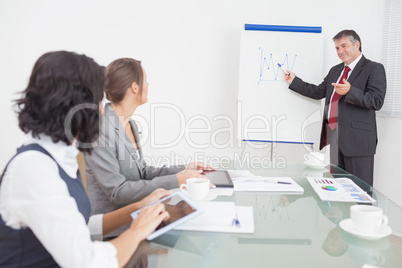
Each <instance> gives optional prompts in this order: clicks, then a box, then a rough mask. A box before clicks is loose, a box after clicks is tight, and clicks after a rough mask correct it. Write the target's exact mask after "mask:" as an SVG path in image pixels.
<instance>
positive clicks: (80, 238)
mask: <svg viewBox="0 0 402 268" xmlns="http://www.w3.org/2000/svg"><path fill="white" fill-rule="evenodd" d="M31 143H37V144H39V145H40V146H42V147H43V148H45V149H46V150H47V151H48V152H49V153H50V154H51V155H52V156H53V157H54V159H55V160H56V161H57V162H58V163H59V165H60V166H61V167H62V168H63V170H64V171H65V172H66V173H67V174H68V175H69V176H70V177H72V178H76V177H77V176H76V175H77V169H78V164H77V160H76V156H77V154H78V149H77V148H76V147H75V146H67V145H66V144H65V143H63V142H58V143H54V142H53V141H52V140H51V138H50V137H48V136H44V135H41V136H40V139H36V138H33V137H32V136H30V138H29V139H28V141H27V143H26V144H31ZM0 214H1V215H2V217H3V220H4V221H5V222H6V224H7V226H9V227H11V228H14V229H20V228H21V227H25V226H28V227H29V228H31V230H32V231H33V232H34V233H35V235H36V237H37V238H38V239H39V241H40V242H41V243H42V244H43V246H44V247H45V248H46V249H47V250H48V251H49V253H50V254H51V255H52V256H53V258H54V259H55V261H56V262H57V263H58V264H59V265H60V266H62V267H97V268H98V267H118V262H117V258H116V254H117V250H116V248H115V247H114V246H113V244H111V243H108V242H100V241H91V239H90V236H91V234H90V229H89V228H91V232H92V235H97V236H99V235H101V233H102V218H103V215H95V216H93V217H91V219H90V222H89V224H88V226H87V225H86V223H85V219H84V216H83V215H82V214H81V213H80V212H79V211H78V207H77V204H76V201H75V199H74V198H73V197H71V196H70V194H69V192H68V188H67V185H66V184H65V182H64V181H63V179H61V177H60V175H59V170H58V167H57V164H56V163H55V162H54V161H53V160H52V159H51V158H50V157H49V156H47V155H45V154H43V153H41V152H38V151H27V152H23V153H21V154H19V155H18V156H16V157H15V158H14V159H13V161H11V163H10V164H9V166H8V168H7V171H6V173H5V175H4V177H3V182H2V184H1V187H0ZM88 227H89V228H88Z"/></svg>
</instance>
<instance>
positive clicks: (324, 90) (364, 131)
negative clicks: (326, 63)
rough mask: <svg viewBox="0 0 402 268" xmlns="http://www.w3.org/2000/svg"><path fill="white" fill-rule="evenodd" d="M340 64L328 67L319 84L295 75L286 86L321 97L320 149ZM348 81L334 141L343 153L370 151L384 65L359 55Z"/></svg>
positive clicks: (381, 99)
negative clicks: (336, 138) (348, 87)
mask: <svg viewBox="0 0 402 268" xmlns="http://www.w3.org/2000/svg"><path fill="white" fill-rule="evenodd" d="M343 68H344V63H341V64H338V65H336V66H334V67H332V68H331V70H330V71H329V73H328V75H327V76H326V77H325V78H324V81H323V82H322V83H321V84H320V85H318V86H317V85H313V84H309V83H306V82H304V81H302V80H301V79H300V78H298V77H295V79H294V80H293V82H292V84H290V85H289V88H290V89H292V90H294V91H296V92H298V93H300V94H302V95H304V96H307V97H310V98H313V99H317V100H318V99H322V98H325V108H324V118H323V124H322V129H321V142H320V149H322V148H323V147H324V146H326V145H327V144H328V143H329V131H330V129H329V127H328V107H329V103H330V99H331V95H332V92H333V89H334V87H333V86H332V85H331V83H336V82H337V79H338V78H339V77H340V75H341V72H342V70H343ZM348 82H349V83H350V84H351V88H350V91H349V92H348V94H347V95H345V96H341V98H340V99H339V103H338V126H337V131H338V143H339V149H340V150H341V152H342V153H343V154H344V155H345V156H368V155H374V154H375V151H376V146H377V126H376V114H375V111H376V110H379V109H380V108H381V107H382V105H383V103H384V98H385V92H386V78H385V69H384V66H383V65H382V64H380V63H376V62H373V61H370V60H368V59H366V58H365V57H364V56H362V57H361V59H360V61H359V62H358V63H357V65H356V67H355V68H354V69H353V71H352V73H351V74H350V76H349V79H348Z"/></svg>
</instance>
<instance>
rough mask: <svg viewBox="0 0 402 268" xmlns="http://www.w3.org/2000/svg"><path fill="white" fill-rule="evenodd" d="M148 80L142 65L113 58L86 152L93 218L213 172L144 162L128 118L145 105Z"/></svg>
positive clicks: (201, 165) (134, 126) (199, 166)
mask: <svg viewBox="0 0 402 268" xmlns="http://www.w3.org/2000/svg"><path fill="white" fill-rule="evenodd" d="M146 78H147V76H146V73H145V70H144V68H143V67H142V66H141V62H140V61H137V60H135V59H130V58H121V59H117V60H114V61H113V62H111V63H110V64H109V65H108V66H107V67H106V80H107V84H106V86H105V93H106V98H107V99H108V100H110V102H111V103H110V104H106V106H105V113H104V124H103V126H102V129H101V131H100V134H99V135H100V137H99V143H98V146H96V147H95V148H94V150H93V152H92V154H91V155H88V154H84V158H85V168H86V180H87V192H88V196H89V199H90V201H91V205H92V213H93V214H98V213H106V212H109V211H113V210H115V209H118V208H120V207H122V206H124V205H127V204H130V203H132V202H135V201H137V200H139V199H141V198H143V197H144V196H146V195H147V194H149V193H150V192H152V191H153V190H155V189H156V188H159V187H161V188H164V189H173V188H177V187H179V186H180V185H181V184H183V183H186V180H187V179H188V178H194V177H204V176H203V175H202V174H201V172H202V171H203V170H214V168H212V167H210V166H208V165H205V164H204V163H201V162H192V163H190V164H187V165H186V166H184V165H179V166H170V167H167V166H163V167H154V166H150V165H147V163H146V162H145V161H144V157H143V151H142V148H141V144H140V140H139V133H138V126H137V124H136V123H135V121H134V120H132V119H131V117H132V116H133V114H134V112H135V110H136V109H137V108H138V107H139V106H140V105H142V104H144V103H146V102H147V101H148V82H147V79H146ZM122 230H124V228H121V229H120V230H118V231H116V232H114V233H112V234H110V236H113V235H117V234H119V233H120V232H121V231H122Z"/></svg>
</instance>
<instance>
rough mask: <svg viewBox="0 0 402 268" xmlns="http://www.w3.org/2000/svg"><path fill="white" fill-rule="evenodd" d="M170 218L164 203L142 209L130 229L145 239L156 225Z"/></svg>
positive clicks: (141, 238)
mask: <svg viewBox="0 0 402 268" xmlns="http://www.w3.org/2000/svg"><path fill="white" fill-rule="evenodd" d="M168 219H169V213H168V212H167V211H166V210H165V205H164V204H162V203H159V204H156V205H154V206H152V207H146V208H143V209H141V212H140V213H139V214H138V217H137V218H136V219H135V220H134V221H133V222H132V223H131V226H130V230H132V231H133V232H135V233H136V236H137V237H138V238H139V239H140V240H144V239H145V238H146V237H147V236H148V235H150V234H151V233H152V232H153V231H154V230H155V229H156V227H158V225H159V224H160V223H161V222H162V221H167V220H168Z"/></svg>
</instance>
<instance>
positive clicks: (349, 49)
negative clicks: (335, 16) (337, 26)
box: [334, 36, 360, 65]
mask: <svg viewBox="0 0 402 268" xmlns="http://www.w3.org/2000/svg"><path fill="white" fill-rule="evenodd" d="M334 43H335V49H336V53H337V54H338V57H339V58H340V59H341V61H342V62H344V63H345V64H346V65H349V64H351V63H352V62H353V61H354V60H355V59H357V58H358V57H359V56H360V51H359V47H360V42H359V41H356V42H355V44H354V45H353V43H352V41H350V39H349V37H347V36H345V37H342V38H341V39H338V40H335V42H334Z"/></svg>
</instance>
